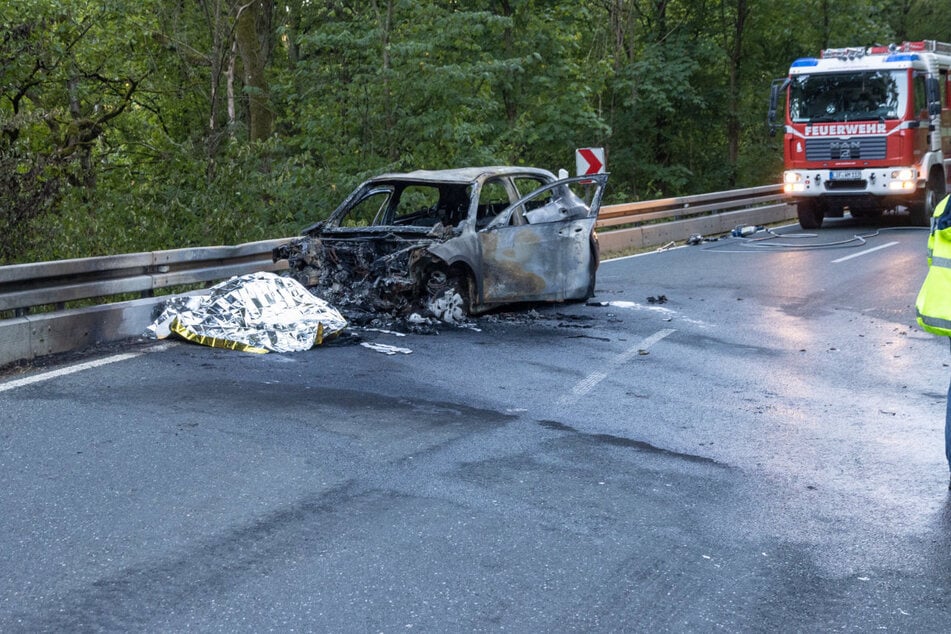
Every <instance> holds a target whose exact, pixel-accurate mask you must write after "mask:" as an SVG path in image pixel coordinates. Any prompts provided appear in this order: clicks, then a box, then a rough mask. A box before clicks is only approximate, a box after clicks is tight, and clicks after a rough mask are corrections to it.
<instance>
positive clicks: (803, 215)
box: [796, 198, 825, 229]
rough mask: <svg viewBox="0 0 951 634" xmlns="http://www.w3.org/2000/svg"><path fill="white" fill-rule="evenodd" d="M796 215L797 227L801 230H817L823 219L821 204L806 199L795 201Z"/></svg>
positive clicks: (823, 212) (823, 213)
mask: <svg viewBox="0 0 951 634" xmlns="http://www.w3.org/2000/svg"><path fill="white" fill-rule="evenodd" d="M796 213H797V215H798V216H799V226H800V227H802V228H803V229H818V228H819V227H821V226H822V220H823V218H825V210H824V209H823V208H822V203H820V202H819V201H818V200H811V199H808V198H803V199H800V200H797V201H796Z"/></svg>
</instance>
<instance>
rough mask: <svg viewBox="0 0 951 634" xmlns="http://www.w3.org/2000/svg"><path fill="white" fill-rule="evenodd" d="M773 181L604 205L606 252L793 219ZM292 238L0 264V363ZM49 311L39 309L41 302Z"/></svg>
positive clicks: (267, 266)
mask: <svg viewBox="0 0 951 634" xmlns="http://www.w3.org/2000/svg"><path fill="white" fill-rule="evenodd" d="M781 192H782V188H781V186H779V185H767V186H763V187H753V188H748V189H738V190H731V191H726V192H716V193H711V194H700V195H697V196H684V197H678V198H665V199H661V200H651V201H643V202H636V203H628V204H624V205H605V206H603V207H602V208H601V211H600V214H599V217H598V222H597V228H598V229H599V240H600V243H601V250H602V253H608V252H611V251H618V250H622V249H627V248H641V247H649V246H651V245H654V246H657V245H661V244H665V243H667V242H669V241H676V240H685V239H687V238H688V237H689V236H690V235H693V234H697V233H700V234H704V235H712V234H716V233H725V232H728V231H729V230H730V229H732V228H733V227H734V226H736V225H738V224H766V223H768V222H777V221H780V220H785V219H789V218H792V217H794V216H795V206H792V205H787V204H786V203H785V202H783V200H782V195H781ZM287 239H288V238H279V239H274V240H264V241H261V242H251V243H247V244H242V245H237V246H212V247H198V248H193V249H173V250H168V251H152V252H147V253H130V254H124V255H114V256H103V257H93V258H81V259H75V260H61V261H56V262H39V263H33V264H14V265H9V266H0V315H4V314H6V315H9V316H8V317H7V318H6V319H0V366H2V365H7V364H9V363H12V362H16V361H22V360H27V359H32V358H35V357H39V356H44V355H46V354H55V353H60V352H68V351H72V350H78V349H81V348H84V347H87V346H92V345H98V344H101V343H105V342H109V341H118V340H121V339H127V338H132V337H137V336H141V335H142V334H143V332H144V330H145V327H146V326H147V325H148V324H149V323H151V320H152V319H153V318H154V313H155V312H156V309H157V307H158V306H159V305H160V304H161V303H163V302H164V298H162V297H155V296H154V295H155V292H156V291H159V290H161V289H168V288H173V287H176V286H182V285H188V284H198V283H205V282H215V281H220V280H224V279H227V278H229V277H231V276H233V275H242V274H245V273H251V272H255V271H278V270H281V269H283V268H286V263H284V262H281V263H274V262H272V261H271V249H273V248H274V247H275V246H277V245H278V244H280V243H282V242H284V241H286V240H287ZM130 293H131V294H136V295H138V296H139V298H140V299H137V300H131V301H130V300H126V301H119V302H115V303H105V304H102V305H99V306H93V307H89V308H74V309H67V308H66V305H67V303H69V302H75V301H79V300H93V299H105V300H106V301H107V302H108V299H109V298H112V297H116V296H123V295H125V296H127V295H128V294H130ZM40 308H42V309H44V310H45V312H35V311H36V310H37V309H40Z"/></svg>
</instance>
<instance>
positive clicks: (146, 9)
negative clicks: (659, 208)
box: [0, 0, 951, 264]
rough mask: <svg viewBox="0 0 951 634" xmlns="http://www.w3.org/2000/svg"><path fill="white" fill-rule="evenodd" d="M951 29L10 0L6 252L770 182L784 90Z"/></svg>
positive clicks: (127, 246)
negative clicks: (413, 203)
mask: <svg viewBox="0 0 951 634" xmlns="http://www.w3.org/2000/svg"><path fill="white" fill-rule="evenodd" d="M903 39H937V40H942V41H951V11H948V10H947V0H837V1H836V2H834V3H833V2H830V1H829V0H782V1H780V0H570V1H566V0H467V1H462V0H287V1H284V2H281V1H279V0H175V1H171V0H141V1H140V2H138V3H131V4H130V3H128V2H125V1H124V0H17V1H16V2H7V3H0V264H7V263H12V262H21V261H30V260H51V259H61V258H68V257H83V256H89V255H101V254H108V253H120V252H130V251H142V250H152V249H166V248H178V247H186V246H194V245H207V244H218V243H225V244H235V243H240V242H245V241H250V240H257V239H262V238H270V237H279V236H285V235H292V234H294V233H296V232H297V231H298V229H299V228H300V227H301V226H302V225H304V224H306V223H309V222H310V221H313V220H315V219H317V218H320V217H323V216H325V215H326V214H328V213H329V212H330V211H331V210H332V209H333V208H334V207H335V206H336V204H338V203H339V201H340V200H341V198H342V197H343V195H344V194H345V193H346V192H347V191H349V189H350V188H351V187H352V186H353V185H354V184H355V183H356V182H358V181H359V180H362V179H363V178H364V177H366V176H367V175H370V174H376V173H379V172H382V171H388V170H406V169H415V168H443V167H455V166H462V165H474V164H497V163H516V164H527V165H537V166H541V167H548V168H550V169H553V170H557V169H558V168H560V167H564V168H567V169H569V171H573V163H574V150H575V148H578V147H585V146H602V147H604V148H605V149H606V151H607V156H608V165H609V168H610V171H611V174H612V177H611V184H610V192H609V198H610V200H613V201H631V200H637V199H648V198H653V197H657V196H661V195H676V194H689V193H698V192H703V191H714V190H721V189H727V188H730V187H734V186H738V187H739V186H751V185H758V184H764V183H771V182H776V181H777V178H778V173H779V170H780V161H781V156H780V149H779V144H778V140H777V139H771V138H769V137H767V136H766V134H765V130H764V119H765V105H766V104H765V100H766V95H767V92H768V88H769V84H770V81H771V80H772V79H773V78H775V77H779V76H782V75H783V74H784V73H785V71H786V68H787V67H788V64H789V62H790V60H792V59H794V58H795V57H798V56H801V55H808V54H815V53H816V52H817V51H818V50H819V49H820V48H822V47H825V46H853V45H867V44H872V43H875V42H893V41H901V40H903Z"/></svg>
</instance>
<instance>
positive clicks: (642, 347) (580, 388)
mask: <svg viewBox="0 0 951 634" xmlns="http://www.w3.org/2000/svg"><path fill="white" fill-rule="evenodd" d="M675 332H677V331H676V330H675V329H673V328H665V329H664V330H659V331H658V332H655V333H654V334H653V335H651V336H650V337H647V338H646V339H643V340H642V341H640V342H639V343H637V344H635V345H633V346H631V347H630V348H628V349H627V350H625V351H624V352H622V353H620V354H617V355H615V356H614V358H612V359H611V360H609V361H608V362H607V364H606V367H604V368H602V369H600V370H597V371H596V372H592V373H590V374H588V375H587V376H586V377H584V378H583V379H581V380H580V381H578V382H577V383H575V385H574V387H572V388H571V390H569V392H568V393H567V394H565V395H564V396H562V397H561V398H559V399H558V404H559V405H574V404H575V403H577V402H578V401H579V400H581V399H582V398H584V396H585V395H586V394H588V393H589V392H590V391H591V390H593V389H594V388H595V386H597V385H598V383H600V382H601V381H603V380H604V379H606V378H608V377H609V376H610V375H611V373H612V372H613V371H614V370H616V369H618V368H619V367H621V366H622V365H624V364H625V363H627V362H628V361H630V360H631V359H633V358H634V357H636V356H637V355H639V354H643V353H644V352H646V351H647V350H649V349H650V347H651V346H653V345H654V344H655V343H657V342H658V341H660V340H661V339H663V338H664V337H667V336H668V335H671V334H673V333H675Z"/></svg>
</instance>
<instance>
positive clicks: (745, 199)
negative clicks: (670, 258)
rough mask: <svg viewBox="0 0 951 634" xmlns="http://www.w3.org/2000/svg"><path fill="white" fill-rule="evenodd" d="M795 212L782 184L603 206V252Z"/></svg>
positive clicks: (791, 215)
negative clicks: (786, 197)
mask: <svg viewBox="0 0 951 634" xmlns="http://www.w3.org/2000/svg"><path fill="white" fill-rule="evenodd" d="M795 216H796V207H795V205H790V204H788V203H787V202H786V200H785V198H784V196H783V188H782V185H763V186H760V187H750V188H746V189H733V190H728V191H722V192H713V193H710V194H697V195H695V196H680V197H677V198H662V199H659V200H646V201H642V202H636V203H626V204H623V205H604V206H602V207H601V211H600V213H599V214H598V222H597V225H596V226H597V229H598V236H599V239H600V243H601V250H602V252H610V251H620V250H623V249H638V248H649V247H652V246H658V245H662V244H667V243H668V242H671V241H678V240H686V239H687V238H689V237H690V236H691V235H695V234H700V235H717V234H722V233H726V232H728V231H730V230H731V229H733V228H734V227H735V226H737V225H741V224H743V225H745V224H757V225H760V224H767V223H771V222H779V221H782V220H788V219H790V218H794V217H795Z"/></svg>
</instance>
